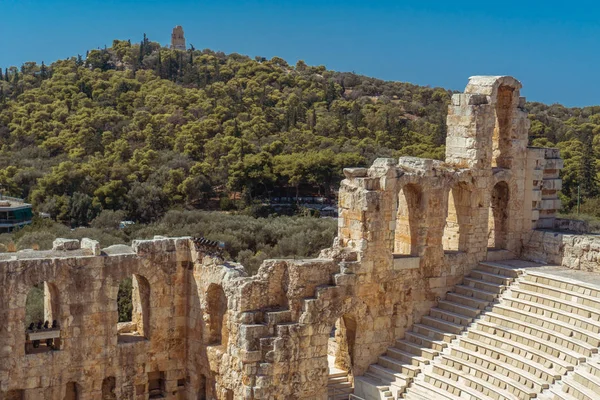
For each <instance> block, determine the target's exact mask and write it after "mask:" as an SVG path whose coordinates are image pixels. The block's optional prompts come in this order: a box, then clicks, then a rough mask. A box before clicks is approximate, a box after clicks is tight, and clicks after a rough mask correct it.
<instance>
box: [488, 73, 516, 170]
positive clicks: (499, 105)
mask: <svg viewBox="0 0 600 400" xmlns="http://www.w3.org/2000/svg"><path fill="white" fill-rule="evenodd" d="M514 91H515V88H514V87H511V86H506V85H503V86H500V87H499V88H498V94H497V96H496V126H495V127H494V133H493V135H492V167H500V168H510V167H511V162H510V161H511V159H510V150H511V143H512V142H511V129H512V125H511V122H512V113H513V108H514V107H513V96H514Z"/></svg>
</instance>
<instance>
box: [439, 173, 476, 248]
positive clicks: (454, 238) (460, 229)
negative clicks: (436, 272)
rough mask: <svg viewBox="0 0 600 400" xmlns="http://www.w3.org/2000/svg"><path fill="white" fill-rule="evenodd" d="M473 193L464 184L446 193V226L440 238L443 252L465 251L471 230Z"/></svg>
mask: <svg viewBox="0 0 600 400" xmlns="http://www.w3.org/2000/svg"><path fill="white" fill-rule="evenodd" d="M472 194H473V192H472V191H471V190H469V187H468V186H467V185H465V184H464V183H460V184H458V185H456V186H455V187H453V188H452V189H451V190H450V192H449V193H448V208H447V215H446V225H445V226H444V233H443V236H442V246H443V248H444V251H445V252H456V251H466V250H467V239H468V233H469V232H470V230H471V223H470V217H471V214H472V210H471V197H472Z"/></svg>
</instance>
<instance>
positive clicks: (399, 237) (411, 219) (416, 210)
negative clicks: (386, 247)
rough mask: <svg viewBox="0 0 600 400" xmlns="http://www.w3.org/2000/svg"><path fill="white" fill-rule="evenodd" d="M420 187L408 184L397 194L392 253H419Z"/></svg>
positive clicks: (413, 254)
mask: <svg viewBox="0 0 600 400" xmlns="http://www.w3.org/2000/svg"><path fill="white" fill-rule="evenodd" d="M422 197H423V193H422V191H421V188H420V187H418V186H417V185H413V184H408V185H406V186H404V187H403V188H402V190H400V193H399V194H398V208H397V212H396V229H395V231H394V255H407V256H418V255H419V225H420V223H421V215H422V202H423V200H422Z"/></svg>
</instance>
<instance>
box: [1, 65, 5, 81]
mask: <svg viewBox="0 0 600 400" xmlns="http://www.w3.org/2000/svg"><path fill="white" fill-rule="evenodd" d="M2 79H4V75H2V68H0V81H1V80H2Z"/></svg>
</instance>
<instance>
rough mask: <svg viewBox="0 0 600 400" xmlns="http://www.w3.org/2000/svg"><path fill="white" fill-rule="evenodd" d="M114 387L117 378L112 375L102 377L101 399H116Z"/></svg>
mask: <svg viewBox="0 0 600 400" xmlns="http://www.w3.org/2000/svg"><path fill="white" fill-rule="evenodd" d="M116 387H117V380H116V379H115V377H114V376H109V377H106V378H104V379H103V380H102V400H117V395H116V394H115V389H116Z"/></svg>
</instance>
